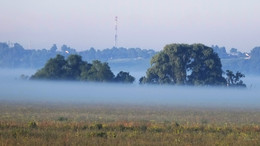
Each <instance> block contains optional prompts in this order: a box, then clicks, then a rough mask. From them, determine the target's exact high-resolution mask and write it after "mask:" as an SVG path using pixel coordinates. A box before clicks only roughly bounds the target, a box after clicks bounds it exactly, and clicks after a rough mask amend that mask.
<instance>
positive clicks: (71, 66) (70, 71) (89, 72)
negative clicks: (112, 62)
mask: <svg viewBox="0 0 260 146" xmlns="http://www.w3.org/2000/svg"><path fill="white" fill-rule="evenodd" d="M114 77H115V75H114V74H113V72H112V71H111V69H110V67H109V65H108V63H102V62H100V61H98V60H95V61H93V62H92V64H89V63H87V62H86V61H83V60H82V57H81V56H79V55H76V54H75V55H69V56H68V58H67V59H66V60H65V59H64V56H62V55H57V56H56V57H55V58H51V59H50V60H49V61H48V62H47V63H46V64H45V66H44V67H43V68H42V69H40V70H39V71H37V72H36V73H35V74H34V75H32V77H31V79H46V80H81V81H93V82H114V81H115V82H124V83H133V81H134V77H133V76H131V75H130V74H129V73H127V72H123V71H121V72H120V73H118V75H117V76H116V78H114Z"/></svg>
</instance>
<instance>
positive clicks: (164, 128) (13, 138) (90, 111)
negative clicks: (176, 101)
mask: <svg viewBox="0 0 260 146" xmlns="http://www.w3.org/2000/svg"><path fill="white" fill-rule="evenodd" d="M0 144H1V145H2V146H5V145H260V109H258V108H209V107H189V106H160V105H158V106H157V105H150V106H149V105H127V104H86V103H84V104H80V103H78V104H76V103H72V104H69V103H63V104H62V103H48V102H19V103H18V102H10V101H1V103H0Z"/></svg>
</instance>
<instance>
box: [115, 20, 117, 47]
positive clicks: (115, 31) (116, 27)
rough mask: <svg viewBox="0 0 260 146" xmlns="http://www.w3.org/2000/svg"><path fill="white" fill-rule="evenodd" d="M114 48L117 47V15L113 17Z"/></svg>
mask: <svg viewBox="0 0 260 146" xmlns="http://www.w3.org/2000/svg"><path fill="white" fill-rule="evenodd" d="M114 47H115V48H117V16H116V17H115V45H114Z"/></svg>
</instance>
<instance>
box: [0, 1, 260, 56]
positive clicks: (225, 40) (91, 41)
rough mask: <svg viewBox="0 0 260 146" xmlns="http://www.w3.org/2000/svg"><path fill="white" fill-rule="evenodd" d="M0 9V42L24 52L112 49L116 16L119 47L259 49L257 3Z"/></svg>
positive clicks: (31, 4) (43, 4) (9, 4)
mask: <svg viewBox="0 0 260 146" xmlns="http://www.w3.org/2000/svg"><path fill="white" fill-rule="evenodd" d="M0 6H1V10H0V42H6V41H11V42H18V43H20V44H22V45H23V46H24V47H25V48H29V47H30V48H33V49H42V48H47V49H49V48H50V47H51V46H52V44H54V43H55V44H57V45H58V46H61V45H62V44H67V45H68V46H70V47H72V48H76V49H77V50H86V49H89V48H90V47H94V48H96V49H105V48H111V47H113V45H114V34H115V31H114V24H115V21H114V18H115V16H118V46H122V47H127V48H129V47H140V48H143V49H150V48H151V49H155V50H161V49H162V48H163V47H164V46H165V45H166V44H169V43H189V44H191V43H204V44H206V45H209V46H211V45H219V46H226V47H227V48H228V49H230V48H232V47H234V48H238V49H239V50H240V51H249V50H251V49H252V48H253V47H255V46H260V0H0ZM29 44H30V45H29Z"/></svg>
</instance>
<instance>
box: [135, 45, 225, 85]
mask: <svg viewBox="0 0 260 146" xmlns="http://www.w3.org/2000/svg"><path fill="white" fill-rule="evenodd" d="M221 67H222V65H221V62H220V59H219V57H218V55H217V54H216V53H214V51H213V49H212V48H210V47H207V46H204V45H202V44H193V45H187V44H170V45H166V46H165V47H164V50H163V51H161V52H160V53H158V54H156V55H155V56H154V57H153V58H152V60H151V68H149V69H148V70H147V72H146V77H142V78H141V79H140V80H139V81H140V83H150V84H176V85H225V84H226V81H225V78H223V77H222V69H221Z"/></svg>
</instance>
